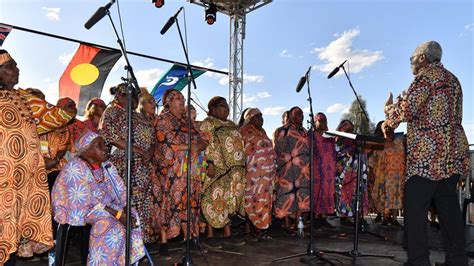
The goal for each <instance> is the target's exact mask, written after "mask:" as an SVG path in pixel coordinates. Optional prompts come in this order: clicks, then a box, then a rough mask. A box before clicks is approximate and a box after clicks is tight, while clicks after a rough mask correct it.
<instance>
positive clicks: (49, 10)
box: [43, 7, 61, 21]
mask: <svg viewBox="0 0 474 266" xmlns="http://www.w3.org/2000/svg"><path fill="white" fill-rule="evenodd" d="M43 10H46V17H47V18H48V19H49V20H51V21H59V12H61V8H59V7H43Z"/></svg>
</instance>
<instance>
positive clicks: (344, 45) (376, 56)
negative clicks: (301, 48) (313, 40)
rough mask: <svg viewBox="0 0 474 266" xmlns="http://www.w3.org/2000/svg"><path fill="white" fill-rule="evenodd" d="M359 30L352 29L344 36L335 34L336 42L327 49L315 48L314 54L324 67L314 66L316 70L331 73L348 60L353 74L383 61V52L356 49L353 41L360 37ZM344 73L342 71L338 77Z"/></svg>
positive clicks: (343, 34)
mask: <svg viewBox="0 0 474 266" xmlns="http://www.w3.org/2000/svg"><path fill="white" fill-rule="evenodd" d="M359 34H360V30H359V29H351V30H349V31H345V32H344V33H342V34H337V33H336V34H335V35H334V37H337V39H336V40H334V41H332V42H331V43H329V44H328V45H327V46H326V47H321V48H314V50H313V51H312V52H314V53H315V54H317V56H318V58H319V59H320V60H321V61H324V62H325V64H323V65H316V66H314V68H315V69H317V70H319V71H321V72H323V73H329V72H331V71H332V70H333V69H334V68H335V67H337V66H338V65H339V64H341V63H342V62H344V60H346V59H347V60H348V61H349V63H350V70H351V72H352V73H358V72H360V71H362V70H363V69H364V68H366V67H369V66H371V65H373V64H374V63H375V62H377V61H379V60H381V59H383V55H382V51H375V52H371V51H369V50H367V49H362V50H360V49H354V48H353V44H352V43H353V41H354V39H355V37H357V36H359ZM342 73H343V72H342V71H340V72H339V73H338V75H341V74H342Z"/></svg>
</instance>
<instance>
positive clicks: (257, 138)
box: [240, 124, 276, 229]
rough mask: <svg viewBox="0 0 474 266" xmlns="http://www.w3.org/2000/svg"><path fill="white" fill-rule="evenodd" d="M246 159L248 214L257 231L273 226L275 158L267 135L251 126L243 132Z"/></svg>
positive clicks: (246, 208)
mask: <svg viewBox="0 0 474 266" xmlns="http://www.w3.org/2000/svg"><path fill="white" fill-rule="evenodd" d="M240 133H241V134H242V137H243V140H244V145H245V146H244V151H245V156H246V157H247V163H246V167H245V168H246V179H247V180H246V181H247V185H246V187H245V205H244V207H245V212H246V213H247V216H248V218H249V219H250V221H252V223H253V225H254V226H255V227H257V228H258V229H267V228H268V227H269V226H270V224H271V222H272V205H273V189H274V187H275V183H276V176H275V174H276V163H275V160H276V154H275V150H274V149H273V145H272V142H271V140H270V139H269V138H268V136H267V134H266V133H265V131H264V130H263V129H262V130H259V129H257V128H256V127H255V126H254V125H252V124H246V125H244V126H243V127H242V128H241V129H240Z"/></svg>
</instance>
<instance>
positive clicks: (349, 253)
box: [324, 131, 395, 260]
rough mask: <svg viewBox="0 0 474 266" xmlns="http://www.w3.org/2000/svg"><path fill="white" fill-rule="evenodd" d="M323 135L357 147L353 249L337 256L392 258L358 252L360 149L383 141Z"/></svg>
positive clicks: (339, 135) (376, 138)
mask: <svg viewBox="0 0 474 266" xmlns="http://www.w3.org/2000/svg"><path fill="white" fill-rule="evenodd" d="M324 134H326V135H329V136H333V137H341V138H345V139H351V140H353V141H354V142H355V144H356V147H357V180H356V192H355V193H356V202H355V205H356V206H355V222H354V247H353V250H352V251H342V252H337V253H338V254H341V255H345V256H349V257H352V258H353V259H354V260H356V259H357V257H379V258H394V257H395V256H393V255H382V254H373V253H362V252H359V249H358V246H359V212H360V199H361V195H360V192H361V191H360V179H361V176H362V167H361V159H362V148H363V146H364V145H365V144H367V143H368V142H372V143H384V142H385V139H384V138H381V137H374V136H366V135H361V134H353V133H347V132H340V131H326V132H325V133H324Z"/></svg>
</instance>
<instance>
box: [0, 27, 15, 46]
mask: <svg viewBox="0 0 474 266" xmlns="http://www.w3.org/2000/svg"><path fill="white" fill-rule="evenodd" d="M11 31H12V28H11V27H7V26H5V25H3V24H0V47H2V45H3V42H4V41H5V39H6V38H7V36H8V34H9V33H10V32H11Z"/></svg>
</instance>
